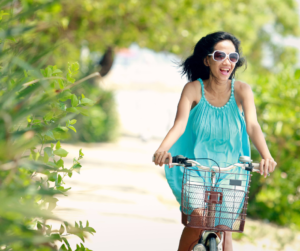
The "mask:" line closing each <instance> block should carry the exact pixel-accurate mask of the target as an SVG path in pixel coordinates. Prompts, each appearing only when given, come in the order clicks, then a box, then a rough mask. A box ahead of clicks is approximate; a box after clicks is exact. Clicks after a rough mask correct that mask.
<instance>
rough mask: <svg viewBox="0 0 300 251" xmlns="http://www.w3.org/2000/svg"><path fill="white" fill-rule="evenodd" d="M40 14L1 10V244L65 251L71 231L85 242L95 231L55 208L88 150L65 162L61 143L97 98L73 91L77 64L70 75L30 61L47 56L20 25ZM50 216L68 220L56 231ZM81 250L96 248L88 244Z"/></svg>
mask: <svg viewBox="0 0 300 251" xmlns="http://www.w3.org/2000/svg"><path fill="white" fill-rule="evenodd" d="M34 11H36V9H35V8H33V9H32V10H31V11H29V10H28V11H27V12H26V11H25V10H24V12H22V11H21V12H20V13H19V14H16V15H15V16H14V15H12V14H11V13H12V11H11V12H10V9H9V8H8V7H7V12H5V13H4V12H3V11H1V12H0V13H1V15H0V17H1V18H0V26H1V28H2V30H1V35H0V37H1V39H2V40H1V44H0V66H1V67H0V107H1V110H0V170H1V172H0V200H1V207H0V223H1V224H0V249H1V250H14V251H19V250H20V251H23V250H32V251H46V250H47V251H48V250H58V249H59V248H58V247H57V245H58V244H59V243H60V246H61V247H60V250H68V251H70V250H72V249H71V247H70V244H69V243H68V240H67V236H68V235H70V234H72V235H76V236H78V237H79V238H80V240H81V241H82V242H84V241H85V240H84V239H85V237H86V234H87V233H91V234H93V233H95V230H94V229H93V228H92V227H90V226H89V222H87V223H86V224H85V226H83V224H82V222H81V221H79V223H77V222H75V225H74V226H73V225H71V224H69V223H68V222H65V221H63V220H61V219H58V218H57V217H56V216H55V215H53V213H52V211H53V209H55V207H56V204H57V201H58V196H59V195H67V191H68V190H69V189H71V188H70V187H66V186H65V183H64V178H65V177H66V176H67V175H68V176H69V177H71V176H72V174H73V172H74V171H75V172H78V173H79V171H80V168H81V164H80V159H82V157H83V155H84V154H83V153H82V150H81V149H80V150H79V155H78V157H77V158H74V159H73V164H72V166H70V167H68V166H66V165H65V163H64V158H65V157H66V156H67V155H68V152H67V151H66V150H65V149H63V147H62V146H61V140H63V139H65V138H68V137H70V134H71V133H72V134H73V133H74V132H73V131H75V132H76V129H75V124H76V122H77V121H76V120H75V119H74V116H76V115H77V114H83V113H85V114H86V113H88V109H89V107H90V106H92V105H93V101H92V100H90V99H88V98H85V97H84V95H83V94H82V95H80V96H79V95H76V94H74V93H72V88H73V87H74V86H75V85H76V83H77V82H75V77H76V74H77V72H78V71H79V65H78V63H76V62H75V63H70V64H69V65H68V67H67V69H68V71H67V73H66V74H64V73H63V71H61V70H60V69H58V68H57V67H56V66H47V67H46V68H44V69H41V70H40V71H39V70H37V68H36V67H34V66H33V65H32V64H31V63H30V62H34V61H35V60H36V59H38V58H39V59H42V58H43V55H44V54H45V52H41V53H35V54H30V53H27V52H26V50H24V51H23V50H22V48H23V45H24V43H25V45H24V46H25V47H26V41H25V42H24V41H23V39H25V38H26V35H27V34H28V32H29V29H24V28H22V26H21V23H22V20H23V19H25V18H28V19H29V17H30V15H32V14H33V12H34ZM4 14H5V15H4ZM5 18H6V19H5ZM15 20H21V21H20V22H21V23H20V25H18V24H15ZM14 25H15V26H14ZM34 29H35V28H33V29H32V30H31V31H30V32H33V30H34ZM12 38H13V39H12ZM23 42H24V43H23ZM16 50H17V51H18V52H19V54H16ZM23 59H26V61H25V60H23ZM49 220H56V221H61V226H60V228H59V229H53V228H52V226H51V225H49V223H48V222H49ZM76 250H89V249H87V248H86V247H84V245H83V244H82V243H81V244H80V246H79V245H77V248H76Z"/></svg>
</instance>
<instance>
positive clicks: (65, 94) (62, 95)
mask: <svg viewBox="0 0 300 251" xmlns="http://www.w3.org/2000/svg"><path fill="white" fill-rule="evenodd" d="M71 98H72V93H71V92H69V91H63V92H61V93H60V94H59V95H58V99H59V100H60V101H62V102H64V101H67V100H68V99H71Z"/></svg>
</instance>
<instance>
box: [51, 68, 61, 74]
mask: <svg viewBox="0 0 300 251" xmlns="http://www.w3.org/2000/svg"><path fill="white" fill-rule="evenodd" d="M60 73H63V72H62V71H61V70H60V69H55V70H54V71H53V72H52V74H60Z"/></svg>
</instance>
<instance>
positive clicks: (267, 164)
mask: <svg viewBox="0 0 300 251" xmlns="http://www.w3.org/2000/svg"><path fill="white" fill-rule="evenodd" d="M276 165H277V163H276V161H275V160H274V159H273V158H272V157H271V158H265V159H262V160H261V161H260V163H259V169H260V174H261V175H264V176H265V178H266V177H267V175H268V174H269V173H272V172H274V170H275V167H276Z"/></svg>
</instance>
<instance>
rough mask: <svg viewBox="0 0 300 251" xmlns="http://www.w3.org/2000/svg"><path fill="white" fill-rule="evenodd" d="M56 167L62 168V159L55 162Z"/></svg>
mask: <svg viewBox="0 0 300 251" xmlns="http://www.w3.org/2000/svg"><path fill="white" fill-rule="evenodd" d="M56 165H57V167H64V161H63V160H62V159H59V160H58V161H57V162H56Z"/></svg>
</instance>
